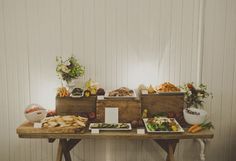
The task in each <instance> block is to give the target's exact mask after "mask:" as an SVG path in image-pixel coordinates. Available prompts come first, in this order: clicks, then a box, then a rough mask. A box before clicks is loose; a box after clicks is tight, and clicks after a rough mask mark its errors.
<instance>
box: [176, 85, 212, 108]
mask: <svg viewBox="0 0 236 161" xmlns="http://www.w3.org/2000/svg"><path fill="white" fill-rule="evenodd" d="M181 88H182V89H183V90H184V91H185V97H184V101H185V103H186V105H187V108H188V107H191V106H194V107H195V108H202V107H203V103H204V99H206V98H207V97H209V96H211V97H212V93H208V92H207V86H206V85H204V84H200V85H199V86H198V88H196V87H195V86H194V83H193V82H191V83H187V84H184V86H183V87H181Z"/></svg>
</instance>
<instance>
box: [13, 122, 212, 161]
mask: <svg viewBox="0 0 236 161" xmlns="http://www.w3.org/2000/svg"><path fill="white" fill-rule="evenodd" d="M16 132H17V134H18V135H19V137H20V138H45V139H48V140H49V142H54V141H55V139H59V145H58V151H57V160H56V161H61V160H62V156H63V155H64V157H65V160H66V161H71V156H70V150H71V149H73V147H74V146H75V145H76V144H78V143H79V142H80V141H81V140H82V139H85V138H86V139H89V138H91V139H101V138H114V139H120V138H125V139H140V140H145V139H151V140H153V141H155V142H156V143H157V144H159V145H160V147H161V148H162V149H163V150H164V151H165V152H166V153H167V158H166V160H167V161H174V160H175V159H174V152H175V148H176V145H177V143H178V142H179V141H180V140H181V139H196V140H197V141H199V143H200V145H201V153H200V158H201V160H205V156H204V148H205V142H204V140H205V139H211V138H213V133H212V132H211V131H210V130H204V131H201V132H198V133H187V132H184V133H176V134H147V133H146V134H137V129H133V130H131V131H102V132H100V133H99V134H91V132H90V131H89V130H88V129H87V130H86V131H85V133H83V134H77V133H64V132H63V133H61V132H60V131H55V132H52V131H48V130H45V129H43V128H33V125H32V124H30V123H24V124H22V125H21V126H19V127H18V128H17V130H16Z"/></svg>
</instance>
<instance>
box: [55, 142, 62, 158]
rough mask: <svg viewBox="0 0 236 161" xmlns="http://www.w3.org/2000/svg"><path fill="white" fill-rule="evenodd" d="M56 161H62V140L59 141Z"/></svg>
mask: <svg viewBox="0 0 236 161" xmlns="http://www.w3.org/2000/svg"><path fill="white" fill-rule="evenodd" d="M56 161H62V143H61V140H59V144H58V148H57V160H56Z"/></svg>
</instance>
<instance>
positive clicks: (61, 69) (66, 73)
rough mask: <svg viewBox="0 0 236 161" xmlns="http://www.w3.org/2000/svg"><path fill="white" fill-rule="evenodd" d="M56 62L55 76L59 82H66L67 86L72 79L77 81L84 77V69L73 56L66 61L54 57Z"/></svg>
mask: <svg viewBox="0 0 236 161" xmlns="http://www.w3.org/2000/svg"><path fill="white" fill-rule="evenodd" d="M56 61H57V67H56V71H57V75H58V77H59V78H60V79H61V80H63V81H66V82H67V84H68V83H70V82H71V81H72V80H73V79H77V78H79V77H81V76H83V75H84V72H85V67H84V66H82V65H80V64H79V62H78V60H77V59H76V58H75V57H74V56H73V55H72V56H71V57H69V58H68V59H66V60H63V59H62V57H56Z"/></svg>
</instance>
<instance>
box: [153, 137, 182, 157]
mask: <svg viewBox="0 0 236 161" xmlns="http://www.w3.org/2000/svg"><path fill="white" fill-rule="evenodd" d="M155 142H156V143H157V144H159V145H160V147H161V148H162V149H163V150H165V151H166V153H167V157H166V161H175V158H174V152H175V148H176V145H177V143H178V142H179V140H155Z"/></svg>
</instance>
